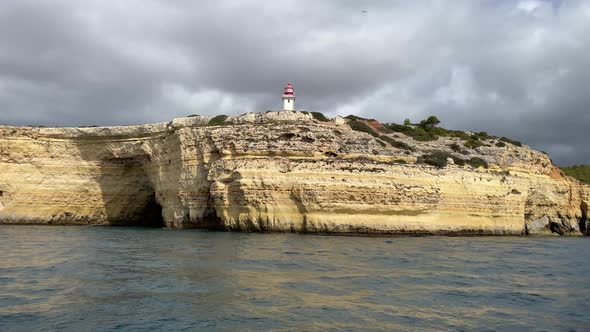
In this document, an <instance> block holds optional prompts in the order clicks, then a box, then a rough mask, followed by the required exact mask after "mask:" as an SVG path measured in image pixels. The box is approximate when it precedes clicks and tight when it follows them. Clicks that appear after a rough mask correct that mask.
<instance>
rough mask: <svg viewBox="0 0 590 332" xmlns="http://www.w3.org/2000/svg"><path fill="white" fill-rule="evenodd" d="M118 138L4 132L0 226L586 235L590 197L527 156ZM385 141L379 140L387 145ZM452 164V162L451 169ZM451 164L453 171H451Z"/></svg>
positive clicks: (215, 131)
mask: <svg viewBox="0 0 590 332" xmlns="http://www.w3.org/2000/svg"><path fill="white" fill-rule="evenodd" d="M209 120H210V118H209V117H199V116H197V117H191V118H182V119H175V120H174V121H172V122H169V123H161V124H154V125H142V126H127V127H99V128H30V127H8V126H0V222H2V223H25V224H33V223H34V224H78V225H89V224H92V225H97V224H98V225H104V224H124V225H128V224H138V225H161V226H166V227H174V228H189V227H191V228H193V227H196V228H209V229H221V230H239V231H280V232H322V233H368V234H586V235H588V234H589V232H590V227H589V225H588V202H589V201H590V200H589V197H590V190H589V189H588V186H585V185H582V184H581V183H579V182H577V181H576V180H574V179H572V178H569V177H566V176H564V175H563V174H562V173H561V172H560V171H559V170H558V169H557V168H556V167H555V166H553V165H552V164H551V161H550V160H549V158H548V157H547V156H546V155H545V154H543V153H540V152H537V151H534V150H531V149H530V148H528V147H526V146H524V147H518V146H513V145H511V144H507V146H502V147H499V146H496V145H494V141H493V139H491V140H490V141H489V142H488V143H489V144H485V145H484V146H480V147H477V148H475V149H469V148H466V149H465V150H464V151H462V154H460V155H459V158H463V159H465V160H467V159H469V158H473V157H477V158H481V159H483V160H485V161H486V162H487V163H488V164H489V167H488V168H483V167H479V168H474V167H472V166H469V165H460V164H457V163H455V164H451V165H449V166H447V167H444V168H435V167H433V166H429V165H426V164H421V163H419V161H420V157H421V156H423V155H424V154H427V153H430V152H432V151H433V150H437V151H446V152H449V153H453V149H452V148H451V145H452V144H453V143H460V142H459V141H458V139H457V138H444V137H443V138H439V139H438V140H436V141H430V142H416V141H414V140H413V139H412V138H410V137H407V136H405V135H404V134H402V133H388V134H387V135H386V136H388V137H390V138H392V139H395V140H397V141H400V142H403V143H406V144H407V145H411V146H412V149H404V148H403V147H402V148H400V147H399V146H397V147H395V146H393V145H392V144H391V143H385V142H384V141H383V140H381V139H376V138H375V137H373V136H371V135H369V134H367V133H364V132H358V131H353V130H351V129H350V127H349V126H348V125H347V124H346V120H345V119H342V118H337V119H335V120H333V121H329V122H321V121H317V120H315V119H313V117H312V116H311V115H310V114H307V113H301V112H268V113H250V114H244V115H241V116H234V117H229V118H228V119H227V120H226V123H225V124H223V125H220V126H208V123H209ZM384 135H385V134H384ZM457 161H460V160H457ZM451 162H452V160H451Z"/></svg>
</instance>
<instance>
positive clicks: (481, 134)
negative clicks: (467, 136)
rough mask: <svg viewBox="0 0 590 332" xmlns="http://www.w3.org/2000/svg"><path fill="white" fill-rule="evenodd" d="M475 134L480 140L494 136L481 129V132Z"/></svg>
mask: <svg viewBox="0 0 590 332" xmlns="http://www.w3.org/2000/svg"><path fill="white" fill-rule="evenodd" d="M473 136H475V137H477V138H478V139H480V140H486V139H490V138H492V137H491V136H490V135H488V133H486V132H485V131H480V132H479V133H475V134H474V135H473Z"/></svg>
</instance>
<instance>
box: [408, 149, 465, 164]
mask: <svg viewBox="0 0 590 332" xmlns="http://www.w3.org/2000/svg"><path fill="white" fill-rule="evenodd" d="M448 158H451V159H453V161H454V162H455V164H458V165H463V164H464V161H463V160H462V159H460V158H457V157H455V156H454V155H453V154H451V153H448V152H445V151H431V152H430V153H428V154H425V155H423V156H422V157H420V158H418V160H417V162H418V163H419V164H427V165H431V166H435V167H437V168H444V167H446V166H447V164H448V161H447V159H448Z"/></svg>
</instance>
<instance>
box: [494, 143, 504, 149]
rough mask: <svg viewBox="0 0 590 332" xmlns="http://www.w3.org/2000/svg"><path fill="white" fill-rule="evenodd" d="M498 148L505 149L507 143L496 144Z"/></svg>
mask: <svg viewBox="0 0 590 332" xmlns="http://www.w3.org/2000/svg"><path fill="white" fill-rule="evenodd" d="M496 146H497V147H499V148H503V147H505V146H506V143H504V142H498V143H496Z"/></svg>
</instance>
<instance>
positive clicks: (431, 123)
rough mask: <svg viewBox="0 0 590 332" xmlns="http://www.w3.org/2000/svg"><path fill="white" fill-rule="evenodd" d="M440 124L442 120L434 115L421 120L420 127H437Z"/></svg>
mask: <svg viewBox="0 0 590 332" xmlns="http://www.w3.org/2000/svg"><path fill="white" fill-rule="evenodd" d="M438 124H440V120H439V119H438V118H437V117H436V116H434V115H431V116H429V117H428V118H427V119H426V120H422V121H420V127H423V128H428V127H435V126H436V125H438Z"/></svg>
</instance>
